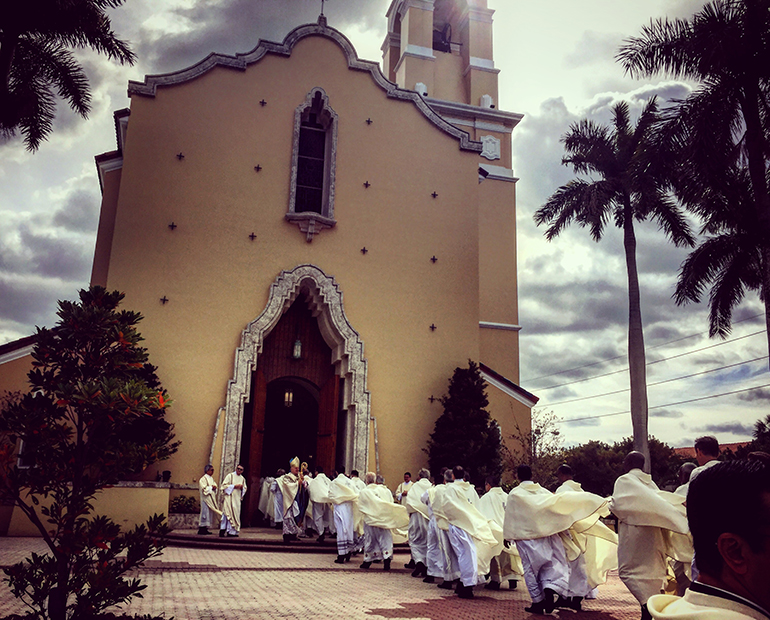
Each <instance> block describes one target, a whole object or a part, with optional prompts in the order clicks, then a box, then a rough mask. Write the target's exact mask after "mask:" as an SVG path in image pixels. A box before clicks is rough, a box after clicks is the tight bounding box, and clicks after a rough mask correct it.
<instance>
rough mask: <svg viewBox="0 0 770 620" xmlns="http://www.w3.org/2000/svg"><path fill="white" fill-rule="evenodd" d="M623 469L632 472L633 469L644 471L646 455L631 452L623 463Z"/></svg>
mask: <svg viewBox="0 0 770 620" xmlns="http://www.w3.org/2000/svg"><path fill="white" fill-rule="evenodd" d="M623 468H624V469H625V470H626V471H631V470H632V469H644V454H642V453H641V452H637V451H636V450H634V451H633V452H629V453H628V456H626V458H625V460H624V461H623Z"/></svg>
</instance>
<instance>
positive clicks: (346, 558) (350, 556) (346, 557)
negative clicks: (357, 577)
mask: <svg viewBox="0 0 770 620" xmlns="http://www.w3.org/2000/svg"><path fill="white" fill-rule="evenodd" d="M352 557H353V554H352V553H348V554H347V555H346V556H345V561H346V562H350V558H352Z"/></svg>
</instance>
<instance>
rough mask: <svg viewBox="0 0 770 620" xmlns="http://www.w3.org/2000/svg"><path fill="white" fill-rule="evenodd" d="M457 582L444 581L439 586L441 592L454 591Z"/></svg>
mask: <svg viewBox="0 0 770 620" xmlns="http://www.w3.org/2000/svg"><path fill="white" fill-rule="evenodd" d="M454 585H455V582H454V581H447V580H446V579H444V581H442V582H441V583H440V584H438V586H437V587H438V588H440V589H441V590H452V589H453V588H454Z"/></svg>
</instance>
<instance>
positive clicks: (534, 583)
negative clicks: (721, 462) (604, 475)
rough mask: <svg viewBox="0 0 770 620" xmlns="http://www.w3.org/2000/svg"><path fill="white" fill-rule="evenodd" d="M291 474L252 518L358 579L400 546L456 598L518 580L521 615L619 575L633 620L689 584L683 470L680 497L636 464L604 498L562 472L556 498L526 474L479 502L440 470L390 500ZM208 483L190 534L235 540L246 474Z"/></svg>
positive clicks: (379, 489)
mask: <svg viewBox="0 0 770 620" xmlns="http://www.w3.org/2000/svg"><path fill="white" fill-rule="evenodd" d="M714 443H715V446H711V445H709V446H706V448H707V449H708V450H709V452H710V454H708V455H705V457H707V458H705V457H704V455H703V454H701V453H698V456H699V457H704V458H699V464H700V465H701V467H698V468H697V469H696V470H695V472H693V473H694V474H695V475H696V476H697V475H698V474H699V473H700V472H701V471H702V470H704V469H707V468H708V467H710V466H712V465H714V464H715V463H716V462H717V461H716V455H718V444H716V441H715V440H714ZM712 461H713V462H712ZM289 467H290V469H289V472H283V471H281V470H279V472H278V473H279V475H278V476H277V477H276V478H268V479H266V480H264V481H263V485H262V490H261V497H260V502H259V509H260V511H262V512H263V514H265V515H266V516H268V517H269V518H270V521H271V522H274V523H276V527H280V528H282V530H283V537H284V541H285V542H286V543H290V542H291V541H293V540H295V539H297V538H299V537H305V536H307V535H309V533H310V532H311V531H315V532H316V533H317V534H318V541H319V542H323V541H324V538H325V537H326V536H329V535H332V536H334V537H335V538H336V544H337V557H336V559H335V560H334V561H335V562H336V563H338V564H344V563H345V562H348V561H350V560H351V558H352V556H353V555H355V554H358V553H361V552H363V562H362V563H361V565H360V568H361V569H364V570H368V569H370V568H371V567H372V564H374V563H380V562H381V563H382V565H383V569H384V570H385V571H388V570H390V569H391V562H392V558H393V545H394V543H399V542H407V541H408V543H409V546H410V550H411V556H412V557H411V560H410V562H409V564H407V565H406V567H407V568H410V569H412V572H411V575H412V577H417V578H422V580H423V582H425V583H427V584H435V585H437V586H438V587H439V588H442V589H446V590H453V591H454V592H455V593H456V594H457V596H459V597H460V598H473V596H474V594H473V590H474V588H475V587H476V586H478V585H480V584H484V587H485V588H486V589H490V590H501V589H514V588H516V587H517V583H518V582H519V581H521V580H523V581H524V584H525V585H526V588H527V590H528V592H529V595H530V598H531V600H532V603H531V605H530V606H529V607H527V608H526V611H528V612H530V613H532V614H538V615H540V614H548V613H551V612H552V611H553V610H554V609H556V608H567V609H572V610H575V611H580V610H581V607H582V602H583V600H584V599H586V598H596V595H597V587H598V586H599V585H601V584H602V583H605V582H606V579H607V574H608V572H609V571H610V570H614V569H617V570H618V574H619V576H620V578H621V580H622V581H623V583H624V584H625V585H626V587H627V588H628V590H629V591H630V592H631V594H632V595H633V596H634V597H635V598H636V599H637V600H638V601H639V604H640V606H641V612H642V618H651V617H652V616H651V615H650V612H649V611H648V605H647V603H648V600H649V599H651V598H652V597H653V596H655V595H659V594H660V593H661V592H662V591H663V590H664V588H665V587H666V586H671V584H672V583H673V588H674V589H675V590H676V589H678V590H679V592H678V593H679V594H680V595H681V594H682V593H683V592H684V591H685V590H686V589H687V586H689V585H690V584H691V579H693V580H694V579H695V576H694V574H697V567H696V566H695V563H694V562H693V542H692V536H691V535H690V531H689V526H688V520H687V512H686V499H687V490H688V480H689V479H690V476H691V475H692V474H691V469H692V468H687V469H685V470H684V473H685V474H686V475H685V476H684V477H683V479H682V482H683V486H682V487H680V489H678V490H677V491H676V492H674V493H671V492H667V491H663V490H660V489H659V488H658V487H657V486H656V485H655V483H654V482H653V481H652V478H651V476H650V475H649V474H647V473H645V472H644V469H645V457H644V456H643V455H642V454H641V453H638V452H631V453H630V454H629V455H628V456H627V457H626V460H625V462H624V469H625V473H624V474H623V475H621V476H620V477H619V478H618V479H617V481H616V483H615V488H614V491H613V495H612V496H611V497H608V498H604V497H600V496H599V495H596V494H593V493H590V492H586V491H584V490H583V489H582V487H581V485H580V484H579V483H578V482H576V481H575V480H574V479H573V475H572V470H571V469H570V467H569V466H568V465H566V464H565V465H562V466H560V467H559V468H558V470H557V472H556V474H557V477H558V479H559V482H560V486H559V487H558V488H557V489H556V490H555V492H551V491H549V490H548V489H546V488H544V487H542V486H540V485H539V484H537V483H535V482H534V481H533V480H532V470H531V468H530V466H529V465H526V464H523V465H520V466H519V467H518V468H517V472H516V473H517V477H518V485H516V486H514V487H513V489H512V490H511V491H510V492H509V493H506V492H505V491H504V490H503V489H502V488H501V486H500V480H499V478H496V477H489V478H487V480H486V484H485V489H484V493H483V494H482V495H481V496H479V495H478V493H477V491H476V489H475V488H474V486H473V485H472V484H470V482H468V481H467V480H466V474H465V471H464V469H463V468H462V467H460V466H456V467H454V468H452V469H449V468H443V469H442V470H441V471H440V472H438V474H437V475H436V477H435V479H432V478H431V474H430V472H429V471H428V470H427V469H421V470H420V471H419V473H418V475H417V479H416V480H412V479H411V476H410V475H409V474H406V475H405V478H404V483H402V484H400V485H399V487H398V489H397V491H396V493H393V492H392V491H391V490H390V489H389V488H388V487H387V486H385V484H384V481H383V479H382V477H381V476H379V475H377V474H375V473H373V472H369V473H367V474H366V475H365V476H364V479H363V480H362V479H360V478H359V476H358V472H356V471H353V472H351V475H350V476H348V475H346V474H345V473H344V471H338V472H335V475H334V476H333V477H331V478H329V477H327V476H326V475H325V474H324V472H323V471H320V470H319V471H316V473H315V475H311V474H310V473H309V472H307V470H306V465H305V464H304V463H300V462H299V459H297V458H295V459H293V460H292V461H291V462H290V464H289ZM212 473H213V468H212V467H211V466H210V465H209V466H207V467H206V471H205V473H204V476H203V477H202V478H201V480H200V492H201V505H202V508H201V529H200V530H199V533H201V534H205V533H209V532H208V529H207V528H208V526H210V525H212V524H213V523H214V522H215V519H216V518H219V523H220V536H237V535H238V530H239V529H240V502H241V500H242V498H243V496H244V494H245V493H246V481H245V479H244V478H243V468H241V467H240V465H239V466H238V468H236V470H235V471H234V472H231V473H229V474H228V475H227V476H226V477H225V479H224V480H223V482H222V489H221V491H218V489H217V485H216V483H215V481H214V479H213V478H212ZM693 477H694V476H693ZM218 497H221V503H218V502H217V498H218ZM610 515H614V518H616V519H617V521H618V527H617V533H616V532H615V531H614V530H613V529H611V528H610V527H607V525H606V524H605V523H604V521H603V519H605V518H606V517H609V516H610ZM674 576H675V577H674ZM656 617H657V616H656Z"/></svg>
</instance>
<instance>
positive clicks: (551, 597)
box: [543, 588, 556, 614]
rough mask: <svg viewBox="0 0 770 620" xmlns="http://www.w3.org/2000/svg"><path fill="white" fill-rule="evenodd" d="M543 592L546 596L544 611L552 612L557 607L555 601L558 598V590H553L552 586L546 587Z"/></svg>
mask: <svg viewBox="0 0 770 620" xmlns="http://www.w3.org/2000/svg"><path fill="white" fill-rule="evenodd" d="M543 594H545V598H544V599H543V611H545V613H547V614H550V613H551V612H552V611H553V610H554V609H556V603H555V602H554V601H555V600H556V592H554V591H553V590H551V588H545V589H544V590H543Z"/></svg>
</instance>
